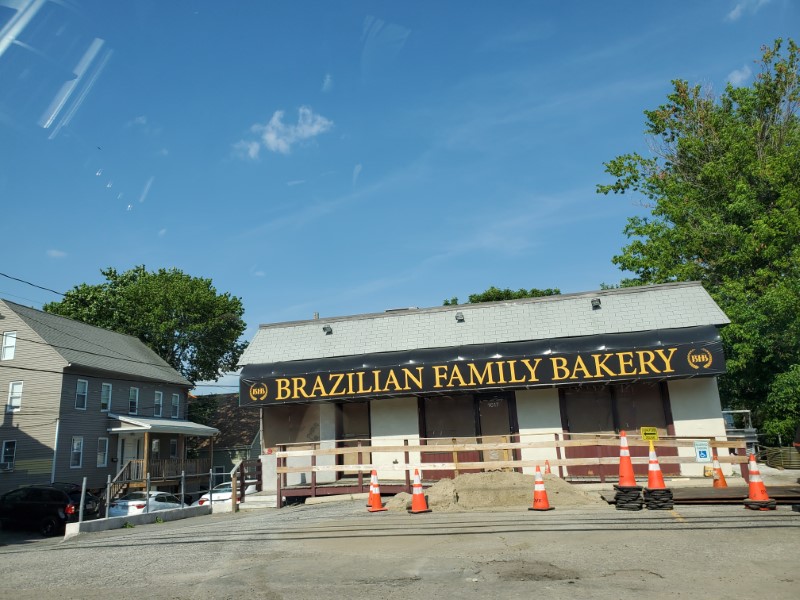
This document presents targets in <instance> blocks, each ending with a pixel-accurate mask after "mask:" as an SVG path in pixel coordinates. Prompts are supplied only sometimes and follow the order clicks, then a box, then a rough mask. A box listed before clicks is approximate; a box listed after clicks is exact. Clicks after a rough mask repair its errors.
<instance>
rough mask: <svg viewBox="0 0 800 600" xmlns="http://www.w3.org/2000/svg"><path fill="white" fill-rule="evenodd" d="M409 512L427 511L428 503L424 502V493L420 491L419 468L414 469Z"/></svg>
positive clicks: (428, 510)
mask: <svg viewBox="0 0 800 600" xmlns="http://www.w3.org/2000/svg"><path fill="white" fill-rule="evenodd" d="M408 512H410V513H411V514H414V515H416V514H419V513H429V512H431V509H430V508H428V503H427V502H425V494H424V493H423V491H422V481H420V478H419V469H414V493H413V494H412V495H411V508H410V509H409V511H408Z"/></svg>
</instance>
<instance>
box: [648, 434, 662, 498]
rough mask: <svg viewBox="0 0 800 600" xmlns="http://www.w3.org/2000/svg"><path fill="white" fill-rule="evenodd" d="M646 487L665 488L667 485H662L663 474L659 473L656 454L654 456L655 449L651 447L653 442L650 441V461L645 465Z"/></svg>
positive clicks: (651, 488)
mask: <svg viewBox="0 0 800 600" xmlns="http://www.w3.org/2000/svg"><path fill="white" fill-rule="evenodd" d="M647 489H649V490H665V489H667V486H665V485H664V475H663V474H662V473H661V466H660V465H659V464H658V456H656V449H655V448H653V442H650V463H649V464H648V465H647Z"/></svg>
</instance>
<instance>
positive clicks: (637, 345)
mask: <svg viewBox="0 0 800 600" xmlns="http://www.w3.org/2000/svg"><path fill="white" fill-rule="evenodd" d="M724 372H725V357H724V354H723V351H722V342H721V339H720V335H719V331H718V330H717V329H716V327H713V326H702V327H687V328H681V329H667V330H653V331H643V332H636V333H616V334H602V335H593V336H583V337H573V338H557V339H552V340H533V341H523V342H505V343H496V344H474V345H469V346H453V347H447V348H423V349H418V350H409V351H402V352H384V353H377V354H364V355H356V356H344V357H336V358H320V359H312V360H302V361H291V362H282V363H271V364H255V365H247V366H245V367H244V368H243V370H242V374H241V376H240V388H241V389H240V391H241V393H240V405H242V406H245V405H247V406H254V405H263V404H265V403H266V404H270V403H286V402H303V403H306V402H317V401H328V400H348V399H355V398H378V397H393V396H402V395H419V394H424V393H426V392H428V393H443V392H445V393H446V392H456V391H475V390H477V389H484V390H485V389H499V388H506V389H508V388H526V387H540V386H553V385H578V384H581V383H603V382H612V381H626V380H631V379H667V378H670V379H671V378H686V377H697V376H703V375H706V376H708V375H718V374H721V373H724Z"/></svg>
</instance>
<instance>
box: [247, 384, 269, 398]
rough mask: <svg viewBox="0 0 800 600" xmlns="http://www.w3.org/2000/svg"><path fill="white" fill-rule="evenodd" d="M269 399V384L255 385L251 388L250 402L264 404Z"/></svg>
mask: <svg viewBox="0 0 800 600" xmlns="http://www.w3.org/2000/svg"><path fill="white" fill-rule="evenodd" d="M266 399H267V384H266V383H254V384H253V385H251V386H250V400H252V401H253V402H263V401H264V400H266Z"/></svg>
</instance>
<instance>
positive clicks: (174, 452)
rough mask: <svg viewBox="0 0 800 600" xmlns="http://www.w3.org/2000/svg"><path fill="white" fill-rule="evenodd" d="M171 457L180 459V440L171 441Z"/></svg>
mask: <svg viewBox="0 0 800 600" xmlns="http://www.w3.org/2000/svg"><path fill="white" fill-rule="evenodd" d="M169 457H170V458H178V440H170V441H169Z"/></svg>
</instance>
